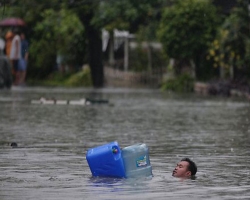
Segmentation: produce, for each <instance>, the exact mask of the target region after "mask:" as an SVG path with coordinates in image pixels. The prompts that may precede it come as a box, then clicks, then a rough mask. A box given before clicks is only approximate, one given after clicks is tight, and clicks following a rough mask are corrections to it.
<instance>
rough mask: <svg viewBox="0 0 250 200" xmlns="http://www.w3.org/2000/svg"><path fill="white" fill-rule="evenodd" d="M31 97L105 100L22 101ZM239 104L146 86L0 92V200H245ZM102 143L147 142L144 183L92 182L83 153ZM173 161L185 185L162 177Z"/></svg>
mask: <svg viewBox="0 0 250 200" xmlns="http://www.w3.org/2000/svg"><path fill="white" fill-rule="evenodd" d="M40 97H45V98H55V99H59V100H78V99H81V98H86V97H89V98H94V99H107V100H109V103H108V104H93V105H87V106H82V105H40V104H31V100H33V99H39V98H40ZM249 105H250V103H249V102H248V101H246V100H241V99H230V98H229V99H227V98H219V97H216V98H215V97H199V96H195V95H177V94H169V93H162V92H160V91H158V90H146V89H140V90H139V89H111V88H109V89H108V88H106V89H100V90H94V89H60V88H58V89H53V88H14V89H13V90H12V91H1V93H0V110H1V112H0V199H1V200H29V199H30V200H33V199H36V200H43V199H53V200H64V199H65V200H69V199H70V200H78V199H82V200H85V199H90V200H97V199H103V200H104V199H105V200H111V199H124V200H125V199H148V200H149V199H150V200H152V199H157V200H159V199H192V200H194V199H199V200H200V199H226V200H229V199H250V159H249V155H250V143H249V141H250V107H249ZM112 141H118V142H119V145H120V147H121V148H123V147H126V146H129V145H133V144H136V143H145V144H147V146H148V147H149V153H150V161H151V165H152V169H153V177H152V178H141V179H118V178H93V177H92V176H91V172H90V169H89V167H88V164H87V161H86V157H85V156H86V151H87V149H89V148H92V147H95V146H99V145H103V144H105V143H108V142H112ZM11 142H16V143H17V144H18V147H17V148H12V147H10V143H11ZM183 157H190V158H191V159H193V160H194V161H195V162H196V164H197V166H198V173H197V176H196V179H195V180H185V181H180V180H179V179H177V178H173V177H172V171H173V169H174V167H175V165H176V163H177V162H179V161H180V160H181V159H182V158H183Z"/></svg>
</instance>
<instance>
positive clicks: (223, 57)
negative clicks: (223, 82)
mask: <svg viewBox="0 0 250 200" xmlns="http://www.w3.org/2000/svg"><path fill="white" fill-rule="evenodd" d="M248 5H249V1H245V0H244V1H243V0H241V1H239V2H238V5H237V7H235V9H234V10H232V12H231V14H230V16H229V17H227V18H226V20H225V22H224V23H223V25H222V26H221V27H220V29H219V30H218V34H217V37H216V39H215V40H214V41H213V42H212V43H211V47H210V49H209V55H208V56H207V58H208V59H210V60H212V61H213V66H214V67H219V68H220V72H221V73H220V76H221V78H226V76H227V75H228V76H229V77H230V78H231V79H234V78H235V76H237V75H238V76H240V77H244V76H246V74H248V76H249V73H250V70H249V67H248V66H249V64H250V56H249V55H250V37H249V33H250V26H249V21H250V15H249V14H250V11H249V9H248ZM235 71H236V72H238V74H235Z"/></svg>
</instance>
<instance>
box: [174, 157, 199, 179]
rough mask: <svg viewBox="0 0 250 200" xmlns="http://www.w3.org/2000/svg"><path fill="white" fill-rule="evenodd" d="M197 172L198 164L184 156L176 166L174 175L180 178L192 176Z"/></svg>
mask: <svg viewBox="0 0 250 200" xmlns="http://www.w3.org/2000/svg"><path fill="white" fill-rule="evenodd" d="M196 172H197V166H196V164H195V163H194V162H193V161H192V160H190V159H189V158H183V159H182V160H181V161H180V162H179V163H178V164H177V165H176V167H175V169H174V171H173V174H172V176H174V177H178V178H192V177H194V175H195V174H196Z"/></svg>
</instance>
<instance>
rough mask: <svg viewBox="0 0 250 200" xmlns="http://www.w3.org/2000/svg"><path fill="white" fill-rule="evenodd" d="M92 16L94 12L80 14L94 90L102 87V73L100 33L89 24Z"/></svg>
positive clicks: (98, 29) (99, 30)
mask: <svg viewBox="0 0 250 200" xmlns="http://www.w3.org/2000/svg"><path fill="white" fill-rule="evenodd" d="M93 16H94V11H93V10H89V12H88V13H87V14H86V15H84V14H80V20H81V21H82V23H83V25H84V27H85V32H86V35H87V41H88V50H89V52H88V59H89V66H90V69H91V78H92V82H93V86H94V87H96V88H100V87H103V85H104V72H103V63H102V37H101V36H102V32H101V29H100V28H96V27H94V26H93V25H92V24H91V20H92V18H93Z"/></svg>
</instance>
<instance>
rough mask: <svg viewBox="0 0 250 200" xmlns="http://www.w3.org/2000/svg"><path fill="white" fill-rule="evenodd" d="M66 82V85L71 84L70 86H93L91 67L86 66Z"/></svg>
mask: <svg viewBox="0 0 250 200" xmlns="http://www.w3.org/2000/svg"><path fill="white" fill-rule="evenodd" d="M65 83H66V85H69V86H85V87H87V86H92V79H91V75H90V68H89V67H85V68H84V69H83V70H81V71H80V72H78V73H76V74H74V75H72V76H71V77H69V79H67V81H66V82H65Z"/></svg>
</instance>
